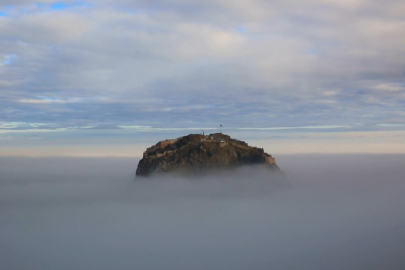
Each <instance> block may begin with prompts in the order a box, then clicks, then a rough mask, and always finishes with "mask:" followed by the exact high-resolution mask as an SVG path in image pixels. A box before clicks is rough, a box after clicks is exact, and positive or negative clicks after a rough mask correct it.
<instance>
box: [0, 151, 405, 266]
mask: <svg viewBox="0 0 405 270" xmlns="http://www.w3.org/2000/svg"><path fill="white" fill-rule="evenodd" d="M277 160H278V164H279V166H280V167H281V168H282V169H283V171H284V172H285V173H286V175H287V181H288V182H289V183H290V184H291V186H292V187H290V188H278V187H276V186H275V185H274V179H271V177H270V178H269V176H268V175H267V174H265V173H264V172H263V171H261V170H253V169H246V170H241V171H238V172H237V174H235V175H233V176H229V175H217V176H210V177H205V178H198V179H185V178H173V177H172V178H166V179H135V169H136V163H137V160H135V159H132V158H21V157H0V243H1V245H0V269H32V270H34V269H41V270H44V269H62V270H63V269H86V270H87V269H176V270H177V269H232V270H235V269H266V270H268V269H300V270H302V269H405V259H404V257H403V251H404V250H405V241H404V239H405V230H404V229H403V228H404V226H405V215H404V214H403V206H404V205H405V196H404V194H405V181H404V175H405V167H404V166H403V164H405V155H285V156H279V157H277ZM254 171H256V174H253V172H254Z"/></svg>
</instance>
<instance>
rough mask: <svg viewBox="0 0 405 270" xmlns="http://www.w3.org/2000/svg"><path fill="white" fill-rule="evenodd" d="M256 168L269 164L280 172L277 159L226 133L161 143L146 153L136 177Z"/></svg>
mask: <svg viewBox="0 0 405 270" xmlns="http://www.w3.org/2000/svg"><path fill="white" fill-rule="evenodd" d="M255 164H265V165H266V167H267V168H268V169H269V170H271V171H278V172H280V169H279V168H278V166H277V164H276V162H275V159H274V158H273V157H272V156H271V155H269V154H267V153H265V152H264V151H263V149H262V148H257V147H252V146H249V145H248V144H247V143H245V142H243V141H239V140H235V139H232V138H231V137H229V136H228V135H225V134H222V133H214V134H210V135H201V134H190V135H187V136H184V137H180V138H178V139H174V140H166V141H161V142H158V143H157V144H155V145H154V146H152V147H150V148H148V149H146V151H145V152H144V153H143V158H142V159H141V160H140V161H139V164H138V168H137V170H136V175H138V176H149V175H152V174H155V173H165V172H176V173H180V174H189V173H191V174H203V173H205V172H208V171H212V170H215V169H225V168H234V167H240V166H243V165H255Z"/></svg>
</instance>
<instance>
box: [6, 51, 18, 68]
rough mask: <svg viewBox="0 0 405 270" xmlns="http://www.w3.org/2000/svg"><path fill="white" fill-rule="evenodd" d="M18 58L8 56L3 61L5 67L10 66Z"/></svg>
mask: <svg viewBox="0 0 405 270" xmlns="http://www.w3.org/2000/svg"><path fill="white" fill-rule="evenodd" d="M16 57H17V55H15V54H10V55H8V56H7V57H6V59H5V60H3V64H5V65H8V64H10V63H11V62H12V61H13V59H15V58H16Z"/></svg>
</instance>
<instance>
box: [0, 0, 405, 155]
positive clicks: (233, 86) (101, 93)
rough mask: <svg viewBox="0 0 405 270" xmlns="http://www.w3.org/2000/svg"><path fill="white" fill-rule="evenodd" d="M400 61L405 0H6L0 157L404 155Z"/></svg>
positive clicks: (0, 25) (404, 66) (0, 4)
mask: <svg viewBox="0 0 405 270" xmlns="http://www.w3.org/2000/svg"><path fill="white" fill-rule="evenodd" d="M404 59H405V2H404V1H401V0H389V1H381V0H364V1H363V0H331V1H321V0H302V1H292V0H286V1H261V0H251V1H242V0H235V1H231V0H204V1H200V0H196V1H186V0H175V1H167V0H165V1H163V0H149V1H146V0H145V1H143V0H139V1H130V0H114V1H113V0H97V1H96V0H86V1H62V2H58V1H53V0H42V1H31V0H0V146H1V148H0V155H91V153H93V154H95V155H129V156H131V155H135V156H136V155H138V154H139V155H141V152H140V153H139V151H142V149H143V147H144V146H148V145H150V144H152V143H156V141H157V140H161V139H165V138H168V137H169V138H172V137H178V136H180V135H184V134H188V133H190V132H194V133H196V132H201V130H202V129H204V130H205V132H206V133H208V132H216V131H217V130H218V126H219V124H220V123H221V124H223V125H224V132H226V133H228V134H230V135H232V136H233V137H238V138H240V139H245V140H247V141H248V142H251V141H253V142H257V143H259V142H263V143H264V144H265V146H266V150H268V151H269V152H271V153H272V152H274V151H275V152H276V153H295V152H300V153H305V152H378V153H380V152H390V153H392V152H397V153H398V152H401V153H405V120H404V119H405V61H404ZM135 145H136V146H135ZM272 150H273V151H272Z"/></svg>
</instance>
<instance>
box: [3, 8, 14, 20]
mask: <svg viewBox="0 0 405 270" xmlns="http://www.w3.org/2000/svg"><path fill="white" fill-rule="evenodd" d="M13 9H14V7H13V6H7V7H5V8H4V9H2V10H0V17H7V16H9V15H10V11H12V10H13Z"/></svg>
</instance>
